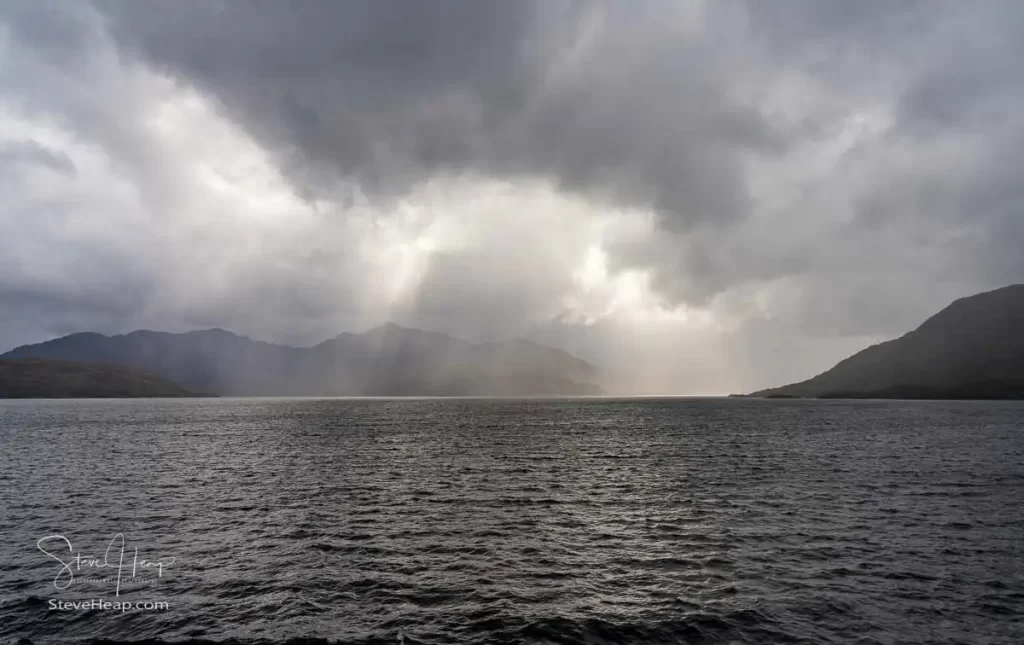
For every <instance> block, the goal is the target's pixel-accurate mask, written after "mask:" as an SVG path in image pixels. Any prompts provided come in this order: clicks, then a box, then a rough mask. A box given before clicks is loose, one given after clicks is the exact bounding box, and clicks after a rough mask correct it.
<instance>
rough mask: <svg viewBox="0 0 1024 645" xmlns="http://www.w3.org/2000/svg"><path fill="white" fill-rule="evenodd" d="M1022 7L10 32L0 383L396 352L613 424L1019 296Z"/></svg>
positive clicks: (189, 16)
mask: <svg viewBox="0 0 1024 645" xmlns="http://www.w3.org/2000/svg"><path fill="white" fill-rule="evenodd" d="M1022 28H1024V5H1022V4H1021V3H1019V2H1017V1H1016V0H1006V1H999V0H979V1H978V2H971V3H967V2H960V1H957V0H929V1H927V2H924V1H922V2H918V1H916V0H862V1H859V2H849V1H847V0H777V1H774V2H763V1H762V0H745V1H744V0H714V1H712V0H704V1H701V0H677V1H675V2H667V1H661V0H649V1H647V2H632V1H629V2H627V1H625V0H622V1H612V0H607V1H604V0H601V1H595V2H569V1H565V2H563V1H560V0H538V1H529V0H523V1H517V2H498V1H490V0H483V1H479V0H426V1H424V2H407V1H405V0H346V1H345V2H334V1H331V0H324V1H322V2H321V1H314V0H294V1H289V2H282V1H279V0H209V1H199V0H195V1H193V0H182V1H180V2H157V1H155V0H125V1H106V0H95V1H94V2H84V1H83V2H63V1H60V0H5V1H4V2H2V3H0V194H2V195H3V198H2V199H0V351H3V350H6V349H9V348H11V347H14V346H16V345H20V344H23V343H28V342H38V341H42V340H46V339H49V338H54V337H57V336H61V335H65V334H68V333H73V332H78V331H98V332H101V333H108V334H112V333H124V332H128V331H131V330H134V329H140V328H146V329H159V330H166V331H186V330H190V329H201V328H209V327H223V328H226V329H230V330H232V331H235V332H237V333H240V334H245V335H248V336H251V337H253V338H257V339H261V340H268V341H273V342H280V343H288V344H295V345H306V344H313V343H316V342H319V341H321V340H323V339H325V338H328V337H332V336H334V335H336V334H338V333H341V332H343V331H361V330H363V329H367V328H369V327H372V326H375V325H378V324H381V323H383V322H386V321H393V322H396V323H399V324H403V325H407V326H413V327H419V328H424V329H431V330H436V331H442V332H446V333H450V334H452V335H456V336H460V337H463V338H466V339H469V340H489V339H500V338H512V337H519V336H525V337H529V338H532V339H535V340H538V341H540V342H544V343H547V344H550V345H553V346H557V347H560V348H563V349H567V350H568V351H571V352H573V353H575V354H576V355H578V356H580V357H582V358H585V359H587V360H589V361H591V362H594V363H595V364H597V365H599V366H600V367H602V368H603V369H605V370H606V371H607V372H608V373H609V374H613V375H614V378H615V379H616V381H615V386H614V389H616V390H617V391H623V392H646V393H679V394H714V393H728V392H740V391H750V390H753V389H758V388H762V387H768V386H774V385H781V384H784V383H787V382H791V381H795V380H802V379H804V378H808V377H810V376H812V375H814V374H816V373H819V372H821V371H823V370H825V369H827V368H828V367H830V366H831V365H832V364H834V363H835V362H836V361H837V360H839V359H842V358H844V357H845V356H847V355H849V354H851V353H853V352H855V351H858V350H860V349H862V348H864V347H867V346H868V345H871V344H874V343H877V342H879V341H882V340H885V339H889V338H894V337H897V336H899V335H901V334H903V333H905V332H907V331H909V330H910V329H912V328H914V327H916V326H917V325H918V324H920V323H921V322H922V321H923V320H924V319H926V318H927V317H928V316H930V315H932V314H933V313H935V312H937V311H938V310H939V309H941V308H942V307H944V306H945V305H947V304H948V303H949V302H950V301H952V300H953V299H955V298H958V297H962V296H965V295H970V294H972V293H976V292H979V291H984V290H987V289H991V288H997V287H1000V286H1004V285H1007V284H1012V283H1016V282H1024V253H1022V252H1021V248H1022V247H1024V176H1022V167H1024V166H1022V165H1024V160H1022V157H1021V154H1020V151H1021V150H1022V149H1024V110H1022V109H1021V107H1022V106H1024V67H1022V66H1021V65H1020V64H1019V63H1020V61H1021V60H1024V39H1021V38H1019V34H1020V33H1021V31H1022Z"/></svg>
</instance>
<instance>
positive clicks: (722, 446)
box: [0, 399, 1024, 645]
mask: <svg viewBox="0 0 1024 645" xmlns="http://www.w3.org/2000/svg"><path fill="white" fill-rule="evenodd" d="M1022 427H1024V405H1022V404H1021V403H1012V402H1006V403H980V402H977V403H974V402H896V401H893V402H870V401H867V402H865V401H859V402H858V401H810V400H808V401H763V400H722V399H705V400H687V399H589V400H582V399H579V400H570V399H563V400H554V399H545V400H540V399H536V400H511V399H502V400H499V399H433V400H412V399H402V400H380V399H377V400H367V399H361V400H344V399H324V400H313V399H273V400H270V399H222V400H174V401H156V400H117V401H2V402H0V445H2V446H3V449H2V450H0V509H2V512H0V536H2V537H0V540H2V542H0V591H2V594H0V595H2V603H0V638H3V639H4V640H5V641H7V640H9V641H11V642H14V641H16V640H17V639H19V638H27V639H30V640H31V642H32V643H75V642H89V641H90V640H91V639H93V638H97V639H98V638H104V639H109V641H108V642H124V641H139V640H141V641H142V642H184V643H189V642H191V643H197V642H209V641H224V640H228V639H233V640H230V641H229V642H232V643H239V644H250V643H278V642H316V641H309V640H299V639H332V640H338V641H340V642H345V643H348V642H356V643H396V642H404V643H451V642H458V643H495V642H509V643H632V642H653V643H864V644H868V643H897V642H898V643H940V644H941V643H948V644H952V643H970V644H977V645H993V644H1000V643H1001V644H1006V645H1011V644H1019V643H1021V642H1024V623H1022V620H1021V611H1020V609H1021V607H1022V606H1024V564H1022V563H1024V544H1022V537H1024V506H1022V505H1021V503H1020V500H1021V499H1024V436H1022V434H1021V432H1020V430H1021V428H1022ZM55 534H60V535H63V536H65V537H66V538H67V539H68V540H69V541H70V543H71V544H73V550H74V551H75V552H80V553H81V554H83V555H99V556H100V557H102V555H103V553H104V550H105V549H106V548H107V546H108V544H109V543H110V542H111V540H112V539H113V538H114V537H115V536H116V535H117V534H123V535H124V538H125V543H126V545H127V551H126V553H128V554H129V555H130V554H131V553H132V550H133V549H134V548H138V553H139V558H140V559H143V558H145V559H148V561H149V562H153V561H158V560H160V561H163V562H170V561H171V560H172V559H173V563H171V564H169V565H168V566H167V567H166V569H165V570H164V571H163V573H162V575H161V576H160V577H159V578H157V579H155V580H151V581H150V582H148V583H146V584H139V585H128V586H127V587H123V588H122V589H121V591H120V596H115V590H114V588H113V587H112V586H110V585H109V584H106V585H104V584H101V583H96V584H92V583H90V582H88V581H87V580H86V578H88V577H90V576H92V575H93V573H95V570H94V571H93V572H89V571H86V570H84V569H83V570H82V572H81V573H80V574H79V573H78V572H77V571H76V580H75V581H74V582H73V583H72V584H71V585H70V586H69V587H68V588H67V589H64V590H57V589H55V587H54V579H55V576H57V575H58V573H59V571H60V569H61V565H60V563H59V562H58V561H57V560H55V559H53V558H49V557H47V555H45V554H44V553H43V552H41V551H40V550H39V549H38V548H37V541H38V540H40V538H43V537H45V536H52V535H55ZM62 548H63V553H61V556H62V557H69V556H67V555H64V554H65V553H66V552H68V551H69V550H70V549H68V548H67V547H66V546H65V547H62ZM51 550H52V551H53V552H54V553H57V552H58V551H60V549H58V548H57V545H56V544H54V546H53V548H52V549H51ZM151 574H152V570H150V575H151ZM91 598H100V599H103V600H109V601H114V600H118V598H120V599H121V600H128V601H131V602H137V601H145V602H157V601H161V602H162V601H166V602H167V603H168V608H167V609H166V610H154V611H129V612H127V613H120V612H116V611H103V610H95V611H92V610H90V611H59V610H53V609H51V608H50V601H51V600H54V599H57V600H62V601H68V602H70V601H77V600H85V599H91Z"/></svg>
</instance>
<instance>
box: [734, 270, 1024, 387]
mask: <svg viewBox="0 0 1024 645" xmlns="http://www.w3.org/2000/svg"><path fill="white" fill-rule="evenodd" d="M751 396H763V397H821V398H914V399H920V398H927V399H932V398H935V399H947V398H956V399H960V398H963V399H990V398H991V399H1006V398H1010V399H1021V398H1024V284H1016V285H1011V286H1009V287H1004V288H1002V289H996V290H995V291H988V292H985V293H980V294H977V295H974V296H970V297H967V298H961V299H960V300H957V301H955V302H954V303H953V304H951V305H949V306H948V307H946V308H945V309H943V310H942V311H940V312H939V313H937V314H935V315H934V316H932V317H931V318H929V319H928V320H926V321H925V322H924V323H923V324H922V325H921V326H920V327H918V328H917V329H915V330H914V331H912V332H910V333H908V334H905V335H903V336H901V337H900V338H897V339H895V340H890V341H886V342H884V343H880V344H878V345H874V346H872V347H868V348H867V349H865V350H864V351H862V352H859V353H857V354H854V355H853V356H851V357H850V358H847V359H846V360H844V361H841V362H840V363H838V364H837V365H836V366H835V367H833V368H832V369H830V370H828V371H827V372H824V373H822V374H819V375H818V376H815V377H814V378H812V379H809V380H806V381H803V382H801V383H794V384H792V385H786V386H783V387H778V388H772V389H768V390H761V391H760V392H754V393H753V394H752V395H751Z"/></svg>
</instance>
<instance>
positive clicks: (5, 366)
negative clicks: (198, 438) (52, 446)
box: [0, 358, 196, 399]
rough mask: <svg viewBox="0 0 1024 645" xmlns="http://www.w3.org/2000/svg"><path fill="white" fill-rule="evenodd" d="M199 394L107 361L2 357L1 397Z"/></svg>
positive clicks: (162, 379)
mask: <svg viewBox="0 0 1024 645" xmlns="http://www.w3.org/2000/svg"><path fill="white" fill-rule="evenodd" d="M182 396H196V395H195V394H193V393H192V392H189V391H188V390H186V389H185V388H183V387H181V386H179V385H177V384H175V383H172V382H171V381H168V380H167V379H165V378H162V377H160V376H157V375H156V374H152V373H150V372H145V371H142V370H138V369H132V368H128V367H123V366H120V365H111V364H108V363H85V362H79V361H59V360H48V359H40V358H24V359H0V398H11V399H23V398H48V399H54V398H67V399H71V398H117V397H182Z"/></svg>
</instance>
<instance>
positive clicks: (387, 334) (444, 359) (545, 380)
mask: <svg viewBox="0 0 1024 645" xmlns="http://www.w3.org/2000/svg"><path fill="white" fill-rule="evenodd" d="M16 358H48V359H58V360H65V361H91V362H104V363H114V364H118V365H123V366H127V367H132V368H137V369H143V370H148V371H150V372H153V373H155V374H159V375H160V376H162V377H164V378H167V379H170V380H171V381H174V382H175V383H177V384H179V385H181V386H182V387H183V388H185V389H188V390H193V391H201V392H213V393H217V394H220V395H225V396H475V395H481V396H483V395H496V396H529V395H587V394H600V393H601V389H600V387H598V386H597V385H596V383H597V381H598V378H599V374H598V371H597V369H596V368H595V367H594V366H593V365H590V364H589V363H587V362H585V361H582V360H580V359H578V358H576V357H574V356H572V355H571V354H568V353H566V352H563V351H561V350H557V349H552V348H550V347H544V346H542V345H538V344H536V343H533V342H531V341H528V340H515V341H509V342H494V343H470V342H467V341H464V340H459V339H457V338H452V337H451V336H447V335H445V334H440V333H435V332H428V331H422V330H419V329H409V328H405V327H400V326H398V325H394V324H387V325H382V326H380V327H377V328H375V329H372V330H370V331H368V332H365V333H362V334H353V333H343V334H341V335H339V336H336V337H334V338H332V339H330V340H327V341H324V342H322V343H320V344H319V345H316V346H314V347H305V348H299V347H289V346H285V345H276V344H273V343H266V342H261V341H255V340H252V339H250V338H246V337H244V336H239V335H237V334H234V333H231V332H229V331H225V330H223V329H208V330H204V331H193V332H188V333H182V334H172V333H167V332H157V331H134V332H131V333H129V334H124V335H119V336H104V335H102V334H97V333H90V332H87V333H79V334H71V335H70V336H64V337H63V338H58V339H55V340H51V341H47V342H45V343H38V344H35V345H24V346H22V347H18V348H16V349H13V350H11V351H9V352H7V353H6V354H3V355H0V359H16Z"/></svg>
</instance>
